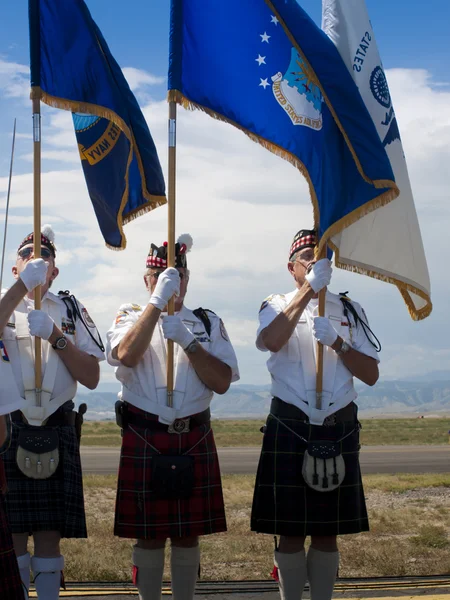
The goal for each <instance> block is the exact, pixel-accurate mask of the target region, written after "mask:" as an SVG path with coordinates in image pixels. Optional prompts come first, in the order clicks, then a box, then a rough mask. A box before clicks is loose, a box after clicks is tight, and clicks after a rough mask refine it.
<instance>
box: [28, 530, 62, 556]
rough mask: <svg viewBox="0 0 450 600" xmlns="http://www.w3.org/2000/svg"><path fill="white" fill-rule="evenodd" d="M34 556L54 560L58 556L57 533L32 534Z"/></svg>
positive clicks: (39, 532) (58, 536)
mask: <svg viewBox="0 0 450 600" xmlns="http://www.w3.org/2000/svg"><path fill="white" fill-rule="evenodd" d="M33 538H34V554H35V556H39V557H40V558H56V557H58V556H60V554H61V549H60V546H59V542H60V541H61V534H60V533H59V531H36V533H33Z"/></svg>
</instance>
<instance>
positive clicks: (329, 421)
mask: <svg viewBox="0 0 450 600" xmlns="http://www.w3.org/2000/svg"><path fill="white" fill-rule="evenodd" d="M336 423H337V419H336V415H335V414H332V415H329V416H328V417H326V418H325V420H324V422H323V426H324V427H334V426H335V425H336Z"/></svg>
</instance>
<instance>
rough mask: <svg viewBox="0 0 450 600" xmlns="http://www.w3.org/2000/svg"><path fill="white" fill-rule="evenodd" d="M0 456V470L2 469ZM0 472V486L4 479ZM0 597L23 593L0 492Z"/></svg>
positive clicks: (13, 599) (15, 599)
mask: <svg viewBox="0 0 450 600" xmlns="http://www.w3.org/2000/svg"><path fill="white" fill-rule="evenodd" d="M2 468H3V467H2V458H1V456H0V471H2ZM2 474H3V473H1V474H0V488H1V487H2V486H3V484H4V480H3V478H2ZM0 598H1V599H2V600H23V599H24V593H23V587H22V582H21V580H20V573H19V566H18V564H17V558H16V553H15V552H14V547H13V541H12V537H11V531H10V529H9V525H8V522H7V520H6V513H5V505H4V499H3V494H2V493H1V492H0Z"/></svg>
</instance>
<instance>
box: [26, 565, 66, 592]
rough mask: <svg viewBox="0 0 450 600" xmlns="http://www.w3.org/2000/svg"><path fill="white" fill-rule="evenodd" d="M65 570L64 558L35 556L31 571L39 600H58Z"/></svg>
mask: <svg viewBox="0 0 450 600" xmlns="http://www.w3.org/2000/svg"><path fill="white" fill-rule="evenodd" d="M63 569H64V556H57V557H55V558H42V557H40V556H33V558H32V559H31V570H32V571H33V575H34V585H35V587H36V593H37V597H38V598H39V600H58V598H59V588H60V586H61V572H62V570H63Z"/></svg>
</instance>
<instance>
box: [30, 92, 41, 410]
mask: <svg viewBox="0 0 450 600" xmlns="http://www.w3.org/2000/svg"><path fill="white" fill-rule="evenodd" d="M33 92H34V93H33V95H32V98H33V100H32V102H33V187H34V190H33V214H34V227H33V229H34V235H33V240H34V257H35V258H41V100H40V94H39V92H40V90H38V89H36V88H34V90H33ZM34 308H35V309H36V310H40V309H41V286H40V285H38V286H37V287H36V288H35V289H34ZM41 341H42V340H41V338H39V337H36V338H35V359H34V382H35V388H36V406H41V392H42V389H41V387H42V372H41V371H42V365H41V361H42V356H41V348H42V343H41Z"/></svg>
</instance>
